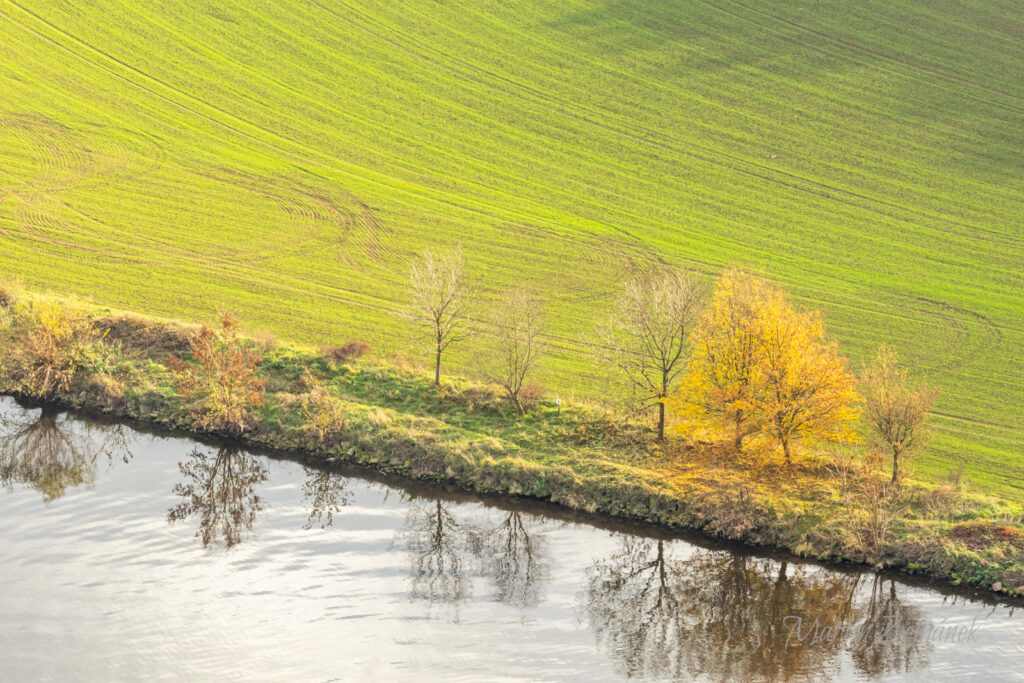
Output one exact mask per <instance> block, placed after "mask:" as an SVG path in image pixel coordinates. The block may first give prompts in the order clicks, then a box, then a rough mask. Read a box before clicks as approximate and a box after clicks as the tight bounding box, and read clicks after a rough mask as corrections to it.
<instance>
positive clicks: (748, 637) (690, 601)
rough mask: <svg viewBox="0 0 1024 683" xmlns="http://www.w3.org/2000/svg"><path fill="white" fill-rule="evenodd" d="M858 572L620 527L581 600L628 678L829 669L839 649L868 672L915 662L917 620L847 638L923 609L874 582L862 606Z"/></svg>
mask: <svg viewBox="0 0 1024 683" xmlns="http://www.w3.org/2000/svg"><path fill="white" fill-rule="evenodd" d="M862 577H863V574H860V573H852V574H845V573H839V572H832V571H824V570H821V569H818V568H815V567H809V566H797V567H795V568H794V567H791V566H790V565H789V564H788V563H787V562H776V561H773V560H769V559H764V558H753V557H749V556H745V555H741V554H733V553H729V552H720V551H715V552H712V551H706V550H696V551H695V552H694V554H693V555H691V556H690V557H688V558H685V559H673V558H671V557H669V556H668V551H667V549H666V544H665V542H664V541H660V540H659V541H653V540H649V539H640V538H627V539H624V541H623V545H622V549H621V550H620V552H618V553H617V554H615V555H613V556H612V557H610V558H607V559H605V560H602V561H600V562H598V563H596V564H595V566H594V568H593V569H592V571H591V574H590V576H589V579H588V582H587V585H586V587H585V589H584V591H583V593H582V595H581V611H582V612H583V614H585V616H586V618H587V619H588V621H589V622H590V624H591V626H592V627H593V628H594V630H595V632H596V634H597V638H598V642H599V644H600V645H601V646H602V647H603V648H604V649H605V650H606V651H607V652H608V653H609V654H610V655H611V656H612V657H613V658H614V659H615V661H616V666H617V668H618V669H619V672H620V673H621V674H622V675H625V676H629V677H647V678H673V679H679V678H682V679H689V678H693V677H696V676H701V677H706V678H711V679H715V680H729V681H733V680H736V681H743V680H762V679H767V680H794V679H805V678H808V677H813V676H816V675H817V676H822V677H827V676H828V672H829V671H832V672H833V673H834V672H835V671H836V670H837V668H838V661H837V660H838V657H839V655H840V653H841V652H842V651H843V649H844V648H846V649H849V650H851V654H852V658H853V661H854V664H855V666H856V667H857V668H858V669H859V670H860V671H861V672H862V673H864V674H866V675H869V676H879V675H883V674H885V673H890V672H894V671H899V670H903V671H906V670H908V667H914V668H916V667H918V666H921V665H923V664H924V663H925V661H924V659H923V658H922V657H921V656H920V651H921V648H920V629H919V628H918V629H908V630H904V631H902V632H901V633H900V636H899V638H897V640H896V641H895V642H893V641H885V642H879V641H878V639H871V638H867V639H860V640H858V639H857V633H858V626H859V625H861V624H864V623H865V620H866V622H867V623H869V624H870V623H872V622H871V620H874V619H881V618H885V617H886V616H888V615H891V614H898V615H899V616H898V618H899V619H902V627H909V626H911V625H915V626H920V619H921V617H920V614H919V613H917V612H914V613H913V614H911V613H910V612H908V611H907V610H906V609H905V608H901V607H899V606H898V601H896V602H893V601H894V600H895V592H894V591H892V592H890V593H889V595H888V596H885V597H884V600H882V599H880V598H881V597H882V596H880V595H879V594H878V593H879V591H877V590H874V591H873V596H872V599H871V600H869V601H868V603H867V605H866V606H865V607H864V608H861V607H860V606H859V605H858V603H857V594H858V586H859V584H860V582H861V581H862ZM901 609H902V611H901ZM797 620H799V621H797ZM815 621H817V624H818V627H819V628H818V629H817V630H815V629H814V624H815ZM797 623H799V624H800V630H799V631H797V630H796V624H797ZM829 627H832V628H833V629H835V630H834V631H833V632H832V633H834V635H831V634H830V632H826V631H825V629H826V628H829ZM843 627H845V629H847V630H846V631H842V630H840V629H842V628H843ZM898 628H900V627H898ZM815 633H817V634H818V637H817V638H815V636H814V634H815Z"/></svg>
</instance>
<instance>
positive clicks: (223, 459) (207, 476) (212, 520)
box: [167, 448, 268, 548]
mask: <svg viewBox="0 0 1024 683" xmlns="http://www.w3.org/2000/svg"><path fill="white" fill-rule="evenodd" d="M178 469H180V470H181V473H182V475H184V477H185V481H184V482H182V483H179V484H175V486H174V493H175V494H177V495H178V496H180V497H181V498H182V499H183V500H182V502H181V503H179V504H178V505H177V506H175V507H173V508H171V509H170V510H169V511H168V513H167V520H168V521H169V522H171V523H174V522H178V521H181V520H185V519H188V518H189V517H192V516H193V515H195V516H198V517H199V529H198V531H196V538H199V539H202V542H203V547H204V548H206V547H208V546H210V545H212V544H216V543H218V542H220V541H223V543H224V546H225V548H231V547H232V546H234V545H236V544H238V543H240V542H241V541H242V537H243V533H246V532H249V531H251V530H252V525H253V522H254V521H255V519H256V513H257V512H259V511H260V510H262V509H263V503H262V501H261V499H260V497H259V495H258V494H257V493H256V487H257V486H258V485H260V484H262V483H264V482H266V481H267V476H268V472H267V468H266V466H265V465H264V464H263V462H262V461H261V459H260V458H258V457H256V456H253V455H251V454H249V453H244V452H240V451H238V450H236V449H233V448H220V449H218V450H217V453H216V454H214V455H211V454H209V453H205V452H203V451H202V450H200V449H199V448H196V449H195V450H193V451H192V452H191V453H189V455H188V459H187V460H183V461H181V462H179V463H178Z"/></svg>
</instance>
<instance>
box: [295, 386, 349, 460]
mask: <svg viewBox="0 0 1024 683" xmlns="http://www.w3.org/2000/svg"><path fill="white" fill-rule="evenodd" d="M303 383H304V384H305V385H306V387H307V391H306V393H304V394H302V395H301V396H300V397H299V418H300V420H301V421H302V433H303V435H305V437H306V438H307V439H309V440H311V441H312V442H313V443H315V444H316V445H317V446H319V447H321V448H330V447H334V446H337V445H339V444H340V443H341V438H342V436H343V435H344V431H345V426H346V424H347V422H346V416H345V408H344V406H343V405H342V403H341V401H339V400H338V399H337V398H336V397H335V396H332V395H331V393H330V391H328V389H327V385H325V384H324V383H323V382H322V381H320V380H319V379H317V378H315V377H314V376H313V375H311V374H310V372H309V370H306V375H305V377H304V378H303Z"/></svg>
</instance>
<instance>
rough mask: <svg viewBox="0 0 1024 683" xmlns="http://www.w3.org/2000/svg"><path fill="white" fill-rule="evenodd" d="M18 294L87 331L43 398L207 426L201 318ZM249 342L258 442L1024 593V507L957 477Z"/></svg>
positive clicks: (6, 373)
mask: <svg viewBox="0 0 1024 683" xmlns="http://www.w3.org/2000/svg"><path fill="white" fill-rule="evenodd" d="M17 296H22V297H29V298H35V299H38V300H40V301H46V302H47V303H48V305H52V306H53V307H54V310H68V309H70V308H74V309H75V310H76V311H78V314H77V315H78V317H79V318H80V319H79V321H78V324H81V325H85V326H87V328H88V330H89V334H86V335H83V338H84V339H85V342H84V343H83V345H82V349H81V352H80V353H78V354H77V355H76V357H75V359H74V363H73V366H71V367H70V370H69V374H68V381H67V382H66V383H65V384H63V385H61V386H59V387H57V388H55V389H53V390H50V391H47V392H46V393H45V395H34V396H31V397H32V398H43V399H46V400H49V401H54V402H57V403H61V404H64V405H69V406H74V407H82V408H87V409H90V410H98V411H101V412H104V413H108V414H111V415H114V416H118V417H125V418H132V419H136V420H141V421H144V422H150V423H154V424H160V425H164V426H168V427H172V428H175V429H181V430H186V431H190V432H198V433H211V432H210V431H209V430H206V429H204V428H203V427H202V426H201V425H200V424H199V423H198V422H197V420H196V419H195V415H194V413H193V408H192V406H191V404H190V401H189V400H188V399H187V397H185V396H182V395H181V394H180V393H179V391H178V388H177V386H176V382H175V376H174V373H172V372H171V370H170V369H169V368H168V365H169V361H168V358H179V359H180V358H185V359H188V358H189V357H190V356H189V342H190V339H191V338H192V336H193V335H194V334H195V332H196V330H197V328H196V327H195V326H190V325H187V324H182V323H177V322H170V321H158V320H153V319H149V318H144V317H140V316H134V315H130V314H124V313H118V312H111V311H109V310H103V309H100V308H96V307H92V306H87V305H84V304H81V303H79V302H69V301H63V300H56V299H51V298H48V297H34V295H30V294H19V295H17ZM14 297H15V295H11V294H8V295H5V298H4V301H3V302H2V303H3V305H2V307H0V309H2V312H0V393H8V394H19V393H20V394H28V395H31V392H26V391H25V385H24V383H23V382H21V383H19V382H18V374H17V373H18V369H17V368H16V367H14V362H13V361H12V360H11V359H12V358H15V357H16V356H17V353H16V351H17V350H18V349H20V348H21V346H19V345H23V344H25V343H26V340H29V339H31V337H32V335H33V334H34V331H33V329H31V325H32V324H39V323H38V321H37V322H36V323H31V324H30V323H29V322H26V320H25V319H19V317H18V315H16V314H15V306H14ZM83 329H84V328H83ZM245 343H246V344H247V345H248V346H249V347H251V348H252V349H253V350H254V351H256V352H258V353H259V354H260V355H261V357H262V360H261V362H260V365H259V375H260V377H261V378H262V379H263V380H265V381H266V393H265V400H264V402H263V403H262V405H261V406H260V407H259V409H258V411H257V413H256V414H255V416H254V421H253V424H252V425H250V427H249V428H248V429H247V430H246V431H245V432H244V433H242V434H241V435H237V438H239V439H240V440H241V441H242V442H243V443H245V444H249V445H251V446H259V447H269V448H274V449H280V450H289V451H297V452H304V453H309V454H312V455H315V456H316V457H320V458H324V459H326V460H328V461H346V462H352V463H358V464H361V465H365V466H369V467H372V468H375V469H378V470H380V471H384V472H390V473H396V474H401V475H405V476H409V477H413V478H417V479H423V480H433V481H446V482H450V483H453V484H456V485H458V486H460V487H463V488H466V489H468V490H472V491H478V492H484V493H499V494H509V495H518V496H526V497H532V498H537V499H541V500H550V501H552V502H555V503H558V504H561V505H564V506H566V507H569V508H572V509H576V510H584V511H588V512H600V513H605V514H611V515H615V516H620V517H625V518H630V519H637V520H642V521H646V522H654V523H658V524H663V525H666V526H669V527H677V528H693V529H699V530H701V531H703V532H705V533H707V534H709V535H711V536H716V537H721V538H727V539H730V540H735V541H740V542H743V543H748V544H755V545H763V546H770V547H774V548H778V549H781V550H785V551H789V552H792V553H795V554H797V555H799V556H802V557H810V558H815V559H818V560H823V561H833V562H838V561H850V562H858V563H868V564H871V565H875V566H878V567H892V568H899V569H904V570H907V571H910V572H912V573H919V574H925V575H928V576H931V577H934V578H937V579H943V580H949V581H951V582H953V583H957V584H966V585H973V586H978V587H981V588H985V589H994V590H998V591H1001V592H1003V593H1008V594H1024V525H1022V523H1021V520H1022V517H1021V515H1022V510H1021V507H1020V506H1019V505H1016V504H1014V503H1010V502H1007V501H1002V500H998V499H994V498H990V497H985V496H980V495H977V494H972V493H970V492H968V491H965V490H963V486H962V485H961V484H959V483H958V482H955V481H952V482H951V483H950V484H948V485H945V486H930V485H925V484H922V483H920V482H914V481H908V482H907V483H906V484H905V485H904V487H903V489H902V491H901V492H900V494H899V496H898V497H894V498H891V499H883V498H878V497H875V498H871V497H870V496H868V495H867V494H866V493H865V492H866V491H868V489H870V486H864V485H863V484H864V483H865V482H867V483H870V481H871V480H872V479H871V477H870V476H867V477H866V478H865V475H863V473H861V472H860V471H859V470H857V469H856V468H853V467H852V466H851V463H853V462H857V461H858V457H857V454H856V453H853V452H846V453H838V454H826V453H825V452H824V451H822V452H814V451H810V452H805V453H802V454H800V457H798V458H797V459H796V460H797V462H796V463H795V464H794V465H793V466H790V467H787V466H785V465H784V464H783V462H782V458H781V456H780V455H777V454H775V453H774V452H773V450H772V449H771V448H770V446H769V445H768V444H767V443H765V444H758V443H756V441H755V443H753V444H752V445H751V447H750V448H749V449H748V450H747V451H746V452H744V453H743V454H736V453H734V452H731V450H729V449H728V448H726V447H720V446H716V445H710V444H702V443H699V442H696V441H694V442H689V441H687V440H686V439H679V440H677V441H673V442H670V443H668V444H666V445H664V446H659V444H658V443H656V442H655V441H654V438H653V436H654V435H653V430H652V429H651V428H650V426H648V425H647V424H644V423H642V422H638V421H635V420H632V419H630V418H628V417H627V416H623V415H618V414H614V413H612V412H609V411H608V410H606V409H604V408H602V407H599V406H594V405H587V404H583V403H573V402H563V404H562V405H560V406H558V405H556V404H555V402H554V398H553V397H543V396H535V397H532V398H531V400H530V401H529V404H528V410H527V411H526V413H525V414H523V415H520V414H518V413H517V412H516V411H515V410H514V409H513V408H512V407H511V406H510V405H509V404H507V403H506V402H505V401H504V400H502V398H501V395H500V393H499V391H498V390H497V389H496V388H495V387H492V386H488V385H486V384H481V383H477V382H473V381H470V380H467V379H463V378H449V379H446V380H445V381H444V382H442V384H441V386H439V387H436V386H434V385H433V383H432V381H431V378H430V377H429V376H427V375H426V374H424V373H421V372H419V371H417V369H416V368H415V367H411V366H410V364H409V363H408V362H407V361H405V360H403V359H395V358H392V359H379V358H370V357H362V358H357V357H354V356H355V355H356V353H357V352H356V351H354V349H351V348H350V349H349V350H348V351H345V350H343V349H330V350H327V352H325V353H322V352H320V351H315V350H312V349H307V348H302V347H298V346H293V345H289V344H283V343H278V342H277V341H275V340H272V339H268V338H265V337H264V338H257V339H249V340H247V341H246V342H245ZM170 364H171V365H173V363H170ZM214 433H215V432H214Z"/></svg>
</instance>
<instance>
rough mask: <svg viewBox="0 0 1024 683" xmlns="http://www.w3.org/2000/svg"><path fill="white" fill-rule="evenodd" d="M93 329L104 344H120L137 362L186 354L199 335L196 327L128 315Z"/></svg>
mask: <svg viewBox="0 0 1024 683" xmlns="http://www.w3.org/2000/svg"><path fill="white" fill-rule="evenodd" d="M93 329H95V330H96V332H97V333H98V334H100V335H101V336H102V337H103V340H104V342H108V343H120V344H121V346H122V348H123V349H124V350H125V352H126V353H127V354H129V355H131V356H134V357H137V358H163V357H166V356H168V355H174V356H178V355H181V354H184V353H186V352H188V351H189V349H190V348H191V344H192V338H193V337H194V335H195V334H196V332H197V331H198V328H197V327H195V326H187V325H180V324H175V323H164V322H157V321H155V320H149V319H147V318H142V317H140V316H136V315H131V314H128V313H120V314H115V315H107V316H104V317H102V318H97V319H96V320H94V321H93Z"/></svg>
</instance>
